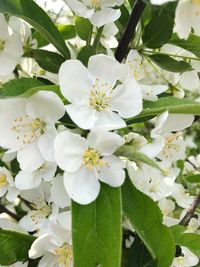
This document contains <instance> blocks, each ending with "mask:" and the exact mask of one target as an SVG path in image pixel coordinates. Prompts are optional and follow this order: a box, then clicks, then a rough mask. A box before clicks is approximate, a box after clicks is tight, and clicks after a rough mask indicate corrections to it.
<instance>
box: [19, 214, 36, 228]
mask: <svg viewBox="0 0 200 267" xmlns="http://www.w3.org/2000/svg"><path fill="white" fill-rule="evenodd" d="M19 225H20V227H22V228H23V229H24V230H25V231H27V232H33V231H35V230H36V229H37V226H36V224H34V223H33V221H32V219H31V217H30V216H29V215H25V216H24V217H23V218H22V219H21V220H20V221H19Z"/></svg>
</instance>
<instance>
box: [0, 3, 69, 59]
mask: <svg viewBox="0 0 200 267" xmlns="http://www.w3.org/2000/svg"><path fill="white" fill-rule="evenodd" d="M0 11H1V12H3V13H8V14H10V15H13V16H16V17H20V18H22V19H24V20H26V21H27V22H28V23H30V24H31V25H32V26H33V27H34V28H35V29H36V30H38V31H39V32H40V33H41V34H42V35H43V36H44V38H45V39H47V40H48V41H49V42H50V43H52V44H53V45H54V46H55V47H56V48H57V49H58V51H60V52H61V54H62V55H63V56H65V57H66V58H69V57H70V53H69V50H68V48H67V46H66V44H65V41H64V39H63V38H62V35H61V34H60V32H59V31H58V29H57V28H56V26H55V25H54V23H53V22H52V20H51V19H50V18H49V16H48V15H47V14H46V12H45V11H44V10H43V9H42V8H40V7H39V6H38V5H37V4H36V3H35V2H34V1H33V0H1V1H0Z"/></svg>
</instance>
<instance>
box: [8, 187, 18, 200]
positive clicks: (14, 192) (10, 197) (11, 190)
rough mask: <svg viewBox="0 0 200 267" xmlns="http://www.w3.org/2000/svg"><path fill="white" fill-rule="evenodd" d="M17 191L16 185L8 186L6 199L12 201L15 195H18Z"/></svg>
mask: <svg viewBox="0 0 200 267" xmlns="http://www.w3.org/2000/svg"><path fill="white" fill-rule="evenodd" d="M19 193H20V191H19V190H18V189H17V188H16V187H14V186H10V187H9V188H8V193H7V195H6V199H7V200H8V201H10V202H13V201H14V200H15V199H16V198H17V196H18V195H19Z"/></svg>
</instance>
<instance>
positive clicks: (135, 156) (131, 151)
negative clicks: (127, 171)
mask: <svg viewBox="0 0 200 267" xmlns="http://www.w3.org/2000/svg"><path fill="white" fill-rule="evenodd" d="M115 154H116V155H117V156H121V157H126V158H128V159H130V160H133V161H139V162H143V163H146V164H148V165H150V166H152V167H153V168H156V169H158V170H159V171H162V170H161V169H160V167H159V166H158V165H157V164H156V163H155V161H154V160H152V159H150V158H149V157H148V156H146V155H145V154H143V153H141V152H139V151H137V150H136V149H135V147H134V146H131V145H124V146H122V147H120V148H119V149H118V150H117V151H116V153H115Z"/></svg>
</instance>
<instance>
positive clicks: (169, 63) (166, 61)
mask: <svg viewBox="0 0 200 267" xmlns="http://www.w3.org/2000/svg"><path fill="white" fill-rule="evenodd" d="M149 58H150V59H151V60H153V62H154V63H156V64H157V65H158V66H159V67H161V68H162V69H164V70H167V71H171V72H185V71H190V70H192V67H191V65H190V64H189V63H187V62H185V61H177V60H175V59H173V58H172V57H170V56H168V55H165V54H154V55H151V56H149Z"/></svg>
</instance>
